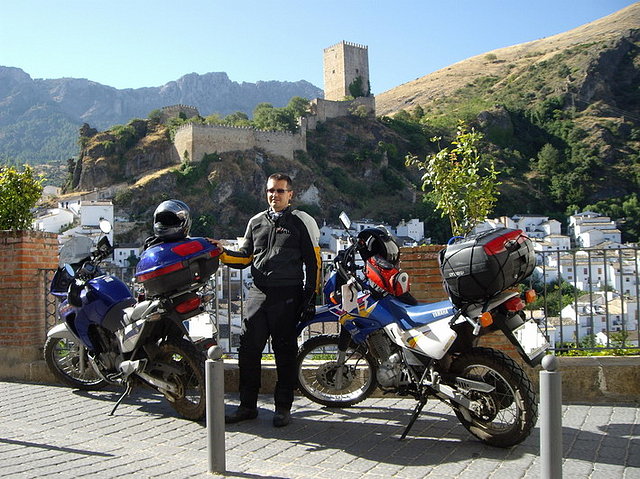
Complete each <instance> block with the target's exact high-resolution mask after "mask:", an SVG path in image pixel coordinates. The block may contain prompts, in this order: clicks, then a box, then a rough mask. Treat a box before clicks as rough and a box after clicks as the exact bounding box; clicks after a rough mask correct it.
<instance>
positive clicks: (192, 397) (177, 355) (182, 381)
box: [149, 339, 207, 421]
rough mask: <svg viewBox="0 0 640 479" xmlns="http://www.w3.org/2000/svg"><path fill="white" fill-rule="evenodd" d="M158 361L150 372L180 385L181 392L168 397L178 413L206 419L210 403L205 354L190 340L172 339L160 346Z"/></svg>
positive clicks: (187, 416) (197, 419)
mask: <svg viewBox="0 0 640 479" xmlns="http://www.w3.org/2000/svg"><path fill="white" fill-rule="evenodd" d="M154 364H155V366H154V368H152V369H151V370H150V371H149V374H151V375H155V376H159V377H161V378H162V379H163V380H165V381H167V382H170V383H172V384H173V385H174V386H175V388H176V391H177V392H175V393H168V392H167V393H165V396H166V397H167V399H169V402H170V404H171V406H172V407H173V408H174V409H175V410H176V411H177V412H178V414H180V415H181V416H182V417H184V418H186V419H192V420H194V421H199V420H200V419H203V418H204V415H205V412H206V405H207V403H206V385H205V379H204V356H203V355H202V354H200V353H199V352H198V351H197V350H196V348H195V347H194V346H193V344H192V343H190V342H189V341H187V340H185V339H179V340H176V339H172V340H169V341H167V342H164V343H162V344H161V345H160V352H159V354H158V355H157V356H156V358H155V360H154ZM165 366H166V367H165Z"/></svg>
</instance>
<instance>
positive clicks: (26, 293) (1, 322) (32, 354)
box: [0, 231, 58, 363]
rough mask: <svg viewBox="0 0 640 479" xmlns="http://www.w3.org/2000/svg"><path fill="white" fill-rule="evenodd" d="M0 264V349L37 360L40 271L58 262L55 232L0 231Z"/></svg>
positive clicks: (41, 308)
mask: <svg viewBox="0 0 640 479" xmlns="http://www.w3.org/2000/svg"><path fill="white" fill-rule="evenodd" d="M0 264H1V265H2V266H1V267H0V304H2V308H1V309H0V349H1V350H2V351H3V356H4V357H5V358H8V359H13V361H14V362H16V363H18V362H23V361H33V360H36V359H40V355H41V348H42V345H43V344H44V339H45V326H44V325H45V302H44V295H45V288H44V276H43V273H42V270H44V269H52V268H56V267H57V265H58V240H57V235H54V234H51V233H43V232H38V231H0ZM10 362H11V361H10Z"/></svg>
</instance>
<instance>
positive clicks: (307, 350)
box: [297, 335, 377, 407]
mask: <svg viewBox="0 0 640 479" xmlns="http://www.w3.org/2000/svg"><path fill="white" fill-rule="evenodd" d="M338 339H339V336H338V335H321V336H316V337H313V338H311V339H309V340H308V341H306V342H305V343H304V344H303V345H302V347H301V348H300V351H299V353H298V361H297V369H298V387H299V388H300V391H301V392H302V394H304V395H305V396H306V397H307V398H309V399H310V400H311V401H314V402H317V403H319V404H323V405H325V406H331V407H347V406H352V405H354V404H357V403H359V402H360V401H363V400H364V399H366V398H367V397H369V396H370V395H371V393H373V391H374V390H375V388H376V386H377V382H376V361H375V359H374V358H373V357H372V356H371V355H370V354H369V353H368V352H361V351H360V350H358V349H355V348H353V347H352V346H349V348H348V349H347V351H346V361H345V362H344V364H339V363H338V359H339V358H338Z"/></svg>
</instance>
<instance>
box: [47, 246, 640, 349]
mask: <svg viewBox="0 0 640 479" xmlns="http://www.w3.org/2000/svg"><path fill="white" fill-rule="evenodd" d="M638 250H639V248H637V247H625V248H616V249H575V250H547V251H544V252H539V253H538V265H537V268H536V271H535V272H534V274H533V275H532V276H531V277H530V278H528V280H527V284H526V286H528V287H533V288H535V289H536V290H537V291H538V292H539V296H540V299H539V301H538V303H537V306H536V307H535V309H530V310H529V311H528V312H527V314H529V315H531V316H532V317H534V318H536V319H538V320H539V323H540V326H541V327H542V329H543V330H544V331H545V333H546V334H547V336H548V338H549V339H550V342H551V343H552V345H554V349H555V350H556V351H562V352H573V351H578V350H582V351H596V350H597V351H603V350H604V351H607V350H609V351H612V350H613V352H615V351H618V350H631V349H637V348H638V344H639V342H640V320H639V313H638V311H639V310H640V299H639V298H640V277H639V276H640V275H639V263H640V256H639V251H638ZM598 268H600V269H598ZM220 269H221V271H219V272H218V274H216V275H214V277H213V278H212V279H211V282H210V288H212V290H213V291H215V292H216V294H215V295H214V297H215V299H214V300H213V301H212V302H211V303H210V304H208V305H207V306H206V308H207V312H209V313H210V315H211V317H212V318H213V324H210V325H207V324H206V323H205V324H204V325H203V324H199V325H198V324H197V323H196V321H195V320H194V322H193V324H192V325H191V332H192V335H193V336H204V335H207V333H211V332H213V331H214V328H215V331H217V332H218V339H219V342H220V344H221V345H222V346H223V348H224V349H225V350H226V351H227V353H228V354H229V355H231V356H235V355H236V354H237V349H238V345H239V337H240V332H241V329H242V318H243V317H244V293H245V292H246V287H245V286H244V284H245V280H246V279H247V273H246V272H245V271H244V270H241V271H240V272H239V275H237V276H236V277H235V278H234V280H233V281H232V280H231V275H230V273H231V271H230V270H229V269H228V268H227V267H226V266H221V268H220ZM585 270H586V274H585ZM327 272H328V264H325V265H324V267H323V273H324V274H327ZM114 273H115V274H117V275H118V276H119V277H121V278H122V279H123V280H124V281H125V282H127V283H128V284H129V285H130V286H132V288H133V287H134V284H133V283H132V278H133V272H132V270H131V269H122V270H120V271H114ZM576 273H578V274H576ZM598 275H599V279H598ZM50 279H51V275H50V274H45V282H46V285H45V287H46V290H47V291H48V287H49V281H50ZM323 280H324V278H323ZM323 284H324V281H323ZM620 285H622V287H623V288H622V289H623V291H622V294H620V293H621V292H620ZM563 292H564V294H563ZM46 301H47V326H48V327H51V326H52V325H53V324H55V322H56V319H57V318H56V312H55V309H56V308H55V307H53V306H54V305H55V298H53V297H52V296H51V295H47V299H46ZM576 312H577V313H576ZM202 319H203V318H198V320H202ZM336 332H337V324H319V325H316V326H314V328H313V329H312V330H311V331H305V337H304V338H300V339H301V340H303V339H306V337H308V336H312V335H316V334H328V333H336ZM598 333H601V334H598ZM598 341H600V343H598ZM271 352H272V350H271V346H270V345H267V348H266V349H265V353H267V354H269V353H271Z"/></svg>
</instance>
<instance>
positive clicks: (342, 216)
mask: <svg viewBox="0 0 640 479" xmlns="http://www.w3.org/2000/svg"><path fill="white" fill-rule="evenodd" d="M339 218H340V222H341V223H342V226H344V229H345V230H347V231H349V230H350V229H351V219H349V215H347V214H346V213H345V212H344V211H343V212H342V213H340V216H339Z"/></svg>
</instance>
